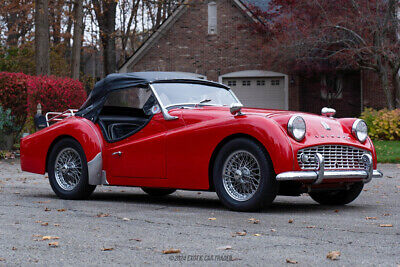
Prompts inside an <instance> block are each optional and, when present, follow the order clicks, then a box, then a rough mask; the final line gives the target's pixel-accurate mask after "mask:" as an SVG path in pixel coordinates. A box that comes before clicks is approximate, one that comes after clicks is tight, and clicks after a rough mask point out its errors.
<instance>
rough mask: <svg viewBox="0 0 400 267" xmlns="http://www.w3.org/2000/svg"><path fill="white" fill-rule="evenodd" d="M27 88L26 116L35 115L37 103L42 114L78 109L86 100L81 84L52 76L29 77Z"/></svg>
mask: <svg viewBox="0 0 400 267" xmlns="http://www.w3.org/2000/svg"><path fill="white" fill-rule="evenodd" d="M27 87H28V114H29V115H30V116H33V115H34V114H36V106H37V104H38V103H41V105H42V111H43V114H45V113H46V112H49V111H64V110H67V109H69V108H75V109H76V108H79V107H80V106H81V105H82V104H83V102H84V101H85V100H86V91H85V89H84V88H83V84H82V83H81V82H79V81H77V80H73V79H70V78H58V77H54V76H50V77H45V76H37V77H30V78H29V79H28V81H27Z"/></svg>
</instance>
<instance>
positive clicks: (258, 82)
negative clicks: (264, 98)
mask: <svg viewBox="0 0 400 267" xmlns="http://www.w3.org/2000/svg"><path fill="white" fill-rule="evenodd" d="M257 85H258V86H263V85H265V80H259V81H257Z"/></svg>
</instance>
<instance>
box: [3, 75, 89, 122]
mask: <svg viewBox="0 0 400 267" xmlns="http://www.w3.org/2000/svg"><path fill="white" fill-rule="evenodd" d="M86 97H87V95H86V92H85V90H84V87H83V84H82V83H81V82H79V81H76V80H73V79H71V78H59V77H55V76H48V77H47V76H30V75H25V74H23V73H8V72H0V105H1V106H3V107H4V108H6V109H7V108H9V109H11V114H12V115H13V116H14V117H15V118H16V122H15V123H16V125H17V126H18V127H19V128H20V129H21V128H22V127H23V125H24V123H25V121H26V118H27V117H28V116H29V117H32V116H33V115H34V114H36V106H37V104H38V103H41V105H42V110H43V113H46V112H48V111H64V110H66V109H69V108H79V107H80V106H81V105H82V104H83V102H84V101H85V100H86Z"/></svg>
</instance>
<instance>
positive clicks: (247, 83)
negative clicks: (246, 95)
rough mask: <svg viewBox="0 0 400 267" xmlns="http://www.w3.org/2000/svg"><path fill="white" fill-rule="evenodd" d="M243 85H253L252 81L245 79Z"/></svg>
mask: <svg viewBox="0 0 400 267" xmlns="http://www.w3.org/2000/svg"><path fill="white" fill-rule="evenodd" d="M242 85H243V86H250V85H251V81H243V82H242Z"/></svg>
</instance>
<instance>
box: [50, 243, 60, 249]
mask: <svg viewBox="0 0 400 267" xmlns="http://www.w3.org/2000/svg"><path fill="white" fill-rule="evenodd" d="M49 246H50V247H53V248H56V247H58V242H50V243H49Z"/></svg>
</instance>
